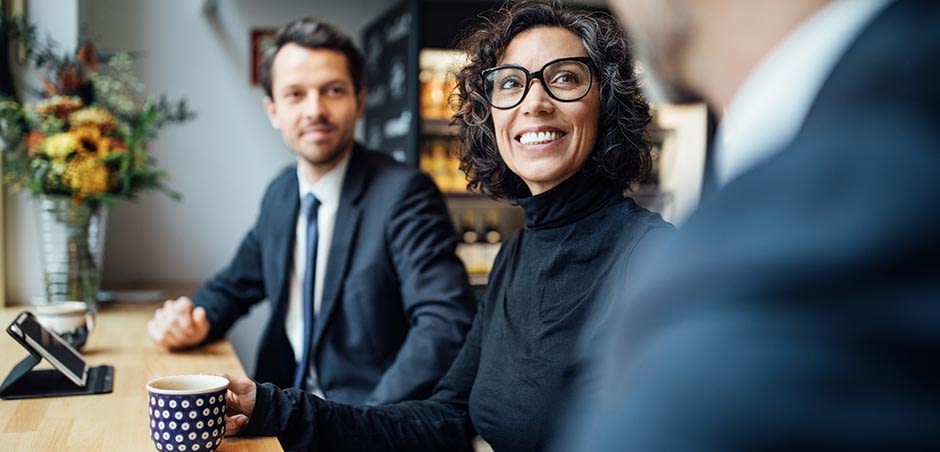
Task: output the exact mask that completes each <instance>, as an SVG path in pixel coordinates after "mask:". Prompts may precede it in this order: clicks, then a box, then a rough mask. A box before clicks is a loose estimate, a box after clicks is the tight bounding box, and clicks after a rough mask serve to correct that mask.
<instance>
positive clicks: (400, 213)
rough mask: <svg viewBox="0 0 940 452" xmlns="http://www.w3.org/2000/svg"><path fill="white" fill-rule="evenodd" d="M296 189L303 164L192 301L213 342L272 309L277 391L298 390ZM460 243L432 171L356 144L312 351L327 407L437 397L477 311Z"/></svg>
mask: <svg viewBox="0 0 940 452" xmlns="http://www.w3.org/2000/svg"><path fill="white" fill-rule="evenodd" d="M298 190H299V189H298V183H297V173H296V167H291V168H288V169H286V170H285V171H284V172H283V173H281V174H280V175H279V176H278V177H277V178H276V179H275V180H274V181H273V182H272V183H271V184H270V186H269V187H268V189H267V192H266V193H265V195H264V200H263V201H262V203H261V212H260V214H259V215H258V219H257V223H256V224H255V225H254V227H253V228H252V229H251V230H250V231H249V232H248V234H247V236H246V237H245V238H244V240H243V241H242V243H241V245H240V246H239V248H238V251H237V253H236V255H235V257H234V259H233V260H232V262H231V263H230V265H229V266H228V268H226V269H225V270H223V271H222V272H220V273H219V274H218V275H216V276H215V277H213V278H212V279H210V280H209V281H207V282H206V283H205V284H204V285H203V287H202V288H200V289H199V291H198V292H197V293H196V294H195V296H194V302H195V304H197V305H199V306H203V307H205V309H206V311H207V313H208V318H209V320H210V323H211V325H212V328H211V331H210V334H209V337H208V338H207V341H209V340H214V339H217V338H219V337H222V336H223V335H225V333H226V332H227V331H228V329H229V327H231V325H232V323H233V322H235V320H237V319H238V318H239V317H241V316H243V315H245V314H246V313H247V312H248V311H249V309H250V308H251V306H252V305H254V304H255V303H258V302H260V301H262V300H265V299H266V300H268V301H269V302H270V303H271V312H272V314H271V317H270V319H269V321H268V323H267V325H266V327H265V329H264V333H263V336H262V338H261V344H260V348H259V351H258V360H257V368H256V370H255V378H256V379H257V380H258V381H264V382H272V383H275V384H277V385H278V386H281V387H289V386H290V385H291V384H292V380H293V375H294V372H295V368H296V362H295V357H294V353H293V349H292V348H291V345H290V342H289V341H288V339H287V335H286V333H285V327H284V322H285V316H286V314H287V307H288V297H289V285H290V275H291V267H292V257H293V250H294V235H295V227H296V221H297V215H298V211H299V205H300V203H299V192H298ZM456 240H457V239H456V234H455V231H454V228H453V225H452V223H451V221H450V217H449V215H448V213H447V209H446V206H445V204H444V199H443V196H442V195H441V193H440V192H439V191H438V189H437V188H436V187H435V186H434V184H433V182H431V180H430V179H429V178H428V177H427V176H426V175H424V174H423V173H421V172H420V171H418V170H416V169H414V168H410V167H406V166H404V165H402V164H399V163H397V162H394V161H393V160H392V159H390V158H389V157H388V156H386V155H384V154H380V153H377V152H372V151H368V150H366V149H364V148H362V147H361V146H358V145H357V146H356V148H355V149H354V150H353V152H352V155H351V157H350V161H349V166H348V170H347V174H346V178H345V180H344V182H343V188H342V194H341V195H340V205H339V209H338V211H337V214H336V224H335V227H334V232H333V240H332V245H331V247H330V255H329V263H328V264H327V268H326V275H325V282H324V286H323V295H322V302H321V307H320V311H319V313H318V315H317V316H316V321H315V327H314V336H313V343H312V344H313V345H312V347H313V348H312V351H313V362H314V364H315V367H316V371H317V377H318V383H319V385H320V387H321V388H322V390H323V392H324V395H325V396H326V397H327V398H328V399H331V400H336V401H340V402H347V403H357V404H359V403H366V404H383V403H390V402H395V401H400V400H409V399H420V398H424V397H426V396H428V395H430V393H431V390H432V389H433V388H434V385H435V384H436V383H437V381H438V380H439V379H440V377H441V376H443V374H444V373H445V372H446V371H447V369H449V368H450V365H451V362H452V361H453V359H454V357H456V355H457V352H458V351H459V350H460V347H461V345H462V344H463V339H464V335H465V334H466V332H467V330H468V329H469V326H470V323H471V322H472V319H473V316H474V312H475V303H474V299H473V295H472V292H471V290H470V287H469V285H468V282H467V275H466V271H465V270H464V267H463V265H462V264H461V262H460V261H459V260H458V259H457V257H456V256H455V255H454V247H455V246H456Z"/></svg>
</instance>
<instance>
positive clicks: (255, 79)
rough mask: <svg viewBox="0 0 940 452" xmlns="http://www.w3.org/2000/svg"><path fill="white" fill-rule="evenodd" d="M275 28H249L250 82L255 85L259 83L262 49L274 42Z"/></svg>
mask: <svg viewBox="0 0 940 452" xmlns="http://www.w3.org/2000/svg"><path fill="white" fill-rule="evenodd" d="M276 31H277V29H276V28H252V29H251V46H250V48H251V59H250V60H251V84H252V85H253V86H257V85H258V84H259V83H261V59H262V58H263V57H264V51H265V50H267V49H268V47H271V44H273V43H274V33H275V32H276Z"/></svg>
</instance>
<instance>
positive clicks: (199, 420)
mask: <svg viewBox="0 0 940 452" xmlns="http://www.w3.org/2000/svg"><path fill="white" fill-rule="evenodd" d="M226 388H228V379H226V378H224V377H219V376H215V375H174V376H169V377H160V378H155V379H153V380H150V381H149V382H147V395H148V397H147V398H148V400H149V403H148V405H149V409H150V439H151V441H153V445H154V446H155V447H156V448H157V450H159V451H171V452H194V451H195V452H211V451H214V450H216V449H217V448H218V447H219V445H220V444H222V438H223V437H224V436H225V390H226Z"/></svg>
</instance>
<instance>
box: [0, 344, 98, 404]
mask: <svg viewBox="0 0 940 452" xmlns="http://www.w3.org/2000/svg"><path fill="white" fill-rule="evenodd" d="M41 360H42V359H41V358H40V357H38V356H36V355H33V354H32V353H30V354H29V356H27V357H26V358H23V360H22V361H20V362H19V363H17V365H16V366H14V367H13V370H11V371H10V374H9V375H7V377H6V379H4V380H3V385H0V399H4V400H7V399H31V398H35V397H58V396H69V395H84V394H102V393H107V392H111V390H112V387H113V383H114V367H111V366H98V367H91V368H89V369H88V378H87V380H86V382H85V386H84V387H81V386H78V385H76V384H75V383H73V382H72V380H69V379H68V377H66V376H65V375H62V373H60V372H59V371H58V370H56V369H43V370H32V369H33V367H35V366H36V364H39V361H41Z"/></svg>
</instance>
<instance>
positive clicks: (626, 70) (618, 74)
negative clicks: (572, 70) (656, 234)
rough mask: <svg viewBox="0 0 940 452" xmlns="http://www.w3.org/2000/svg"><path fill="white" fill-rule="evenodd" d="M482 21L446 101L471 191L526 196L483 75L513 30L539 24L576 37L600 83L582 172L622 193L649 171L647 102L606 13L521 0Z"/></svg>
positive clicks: (465, 42) (463, 45) (466, 43)
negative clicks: (505, 150) (501, 141)
mask: <svg viewBox="0 0 940 452" xmlns="http://www.w3.org/2000/svg"><path fill="white" fill-rule="evenodd" d="M481 18H482V19H483V20H482V22H481V23H480V24H479V26H478V27H476V28H474V29H472V30H470V32H469V33H467V34H466V35H465V36H464V37H463V39H461V42H460V44H459V48H460V49H461V50H464V51H466V52H467V54H468V55H469V64H468V65H467V66H465V67H464V68H463V69H461V70H460V71H459V72H458V73H457V89H456V90H455V92H454V94H453V97H452V99H451V102H453V103H454V104H455V107H456V110H457V113H456V114H455V115H454V120H453V123H454V124H456V125H457V126H458V128H459V132H458V141H459V149H460V150H459V151H458V153H459V156H458V157H459V158H460V169H461V170H462V171H463V172H464V173H466V174H467V180H468V183H467V188H468V189H470V190H475V191H479V192H481V193H483V194H485V195H487V196H489V197H492V198H502V199H509V200H512V199H516V198H520V197H525V196H530V195H531V193H530V191H529V188H528V187H527V186H526V185H525V183H524V182H523V181H522V179H520V178H519V176H517V175H515V174H514V173H513V172H512V171H511V170H510V169H509V167H507V166H506V163H505V162H503V159H502V157H500V155H499V150H498V149H497V145H496V136H495V132H494V128H493V119H492V117H491V116H490V106H489V104H488V103H487V101H486V97H485V96H486V95H485V91H484V87H483V79H482V77H481V75H480V73H481V72H482V71H483V70H485V69H489V68H491V67H494V66H496V65H497V63H498V62H499V60H500V59H501V58H502V56H503V54H504V52H505V51H506V47H507V46H508V45H509V43H510V41H512V40H513V38H515V37H516V35H518V34H519V33H521V32H523V31H526V30H528V29H531V28H535V27H543V26H548V27H561V28H564V29H567V30H570V31H571V32H573V33H574V34H575V35H577V36H578V37H580V38H581V42H582V43H583V44H584V48H585V49H586V50H587V54H588V56H589V57H590V58H591V61H592V62H593V69H594V71H595V79H596V81H595V83H596V84H598V85H599V88H600V100H601V112H602V114H601V115H600V124H599V127H598V130H599V136H598V137H597V142H596V144H595V146H594V149H593V150H592V151H591V155H590V157H589V158H588V160H587V161H586V162H585V164H584V166H583V168H582V172H584V173H585V174H587V175H589V176H593V177H595V178H597V179H599V180H603V181H605V182H607V183H608V184H610V185H611V188H612V189H615V190H620V191H621V192H625V191H627V190H628V189H629V186H630V184H631V183H633V182H636V181H639V180H640V179H642V178H643V177H644V176H645V175H646V174H647V173H648V172H649V170H650V167H651V166H652V159H651V157H650V149H651V144H650V133H649V128H648V126H649V124H650V121H651V117H650V109H649V104H648V103H647V101H646V98H645V97H644V96H643V93H642V91H641V89H640V86H639V81H638V79H637V77H636V74H635V71H634V66H633V58H632V55H631V49H630V46H629V44H628V42H627V40H626V37H625V35H624V33H623V31H622V30H621V29H620V26H619V25H618V23H617V22H616V21H615V20H614V18H613V17H611V16H610V14H608V13H606V12H603V11H588V10H583V9H577V8H572V7H568V6H564V5H562V4H561V3H559V2H557V1H552V0H524V1H520V2H515V3H511V2H507V3H505V4H504V5H503V6H501V7H500V8H498V9H496V10H493V11H491V12H489V13H484V14H483V15H481Z"/></svg>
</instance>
